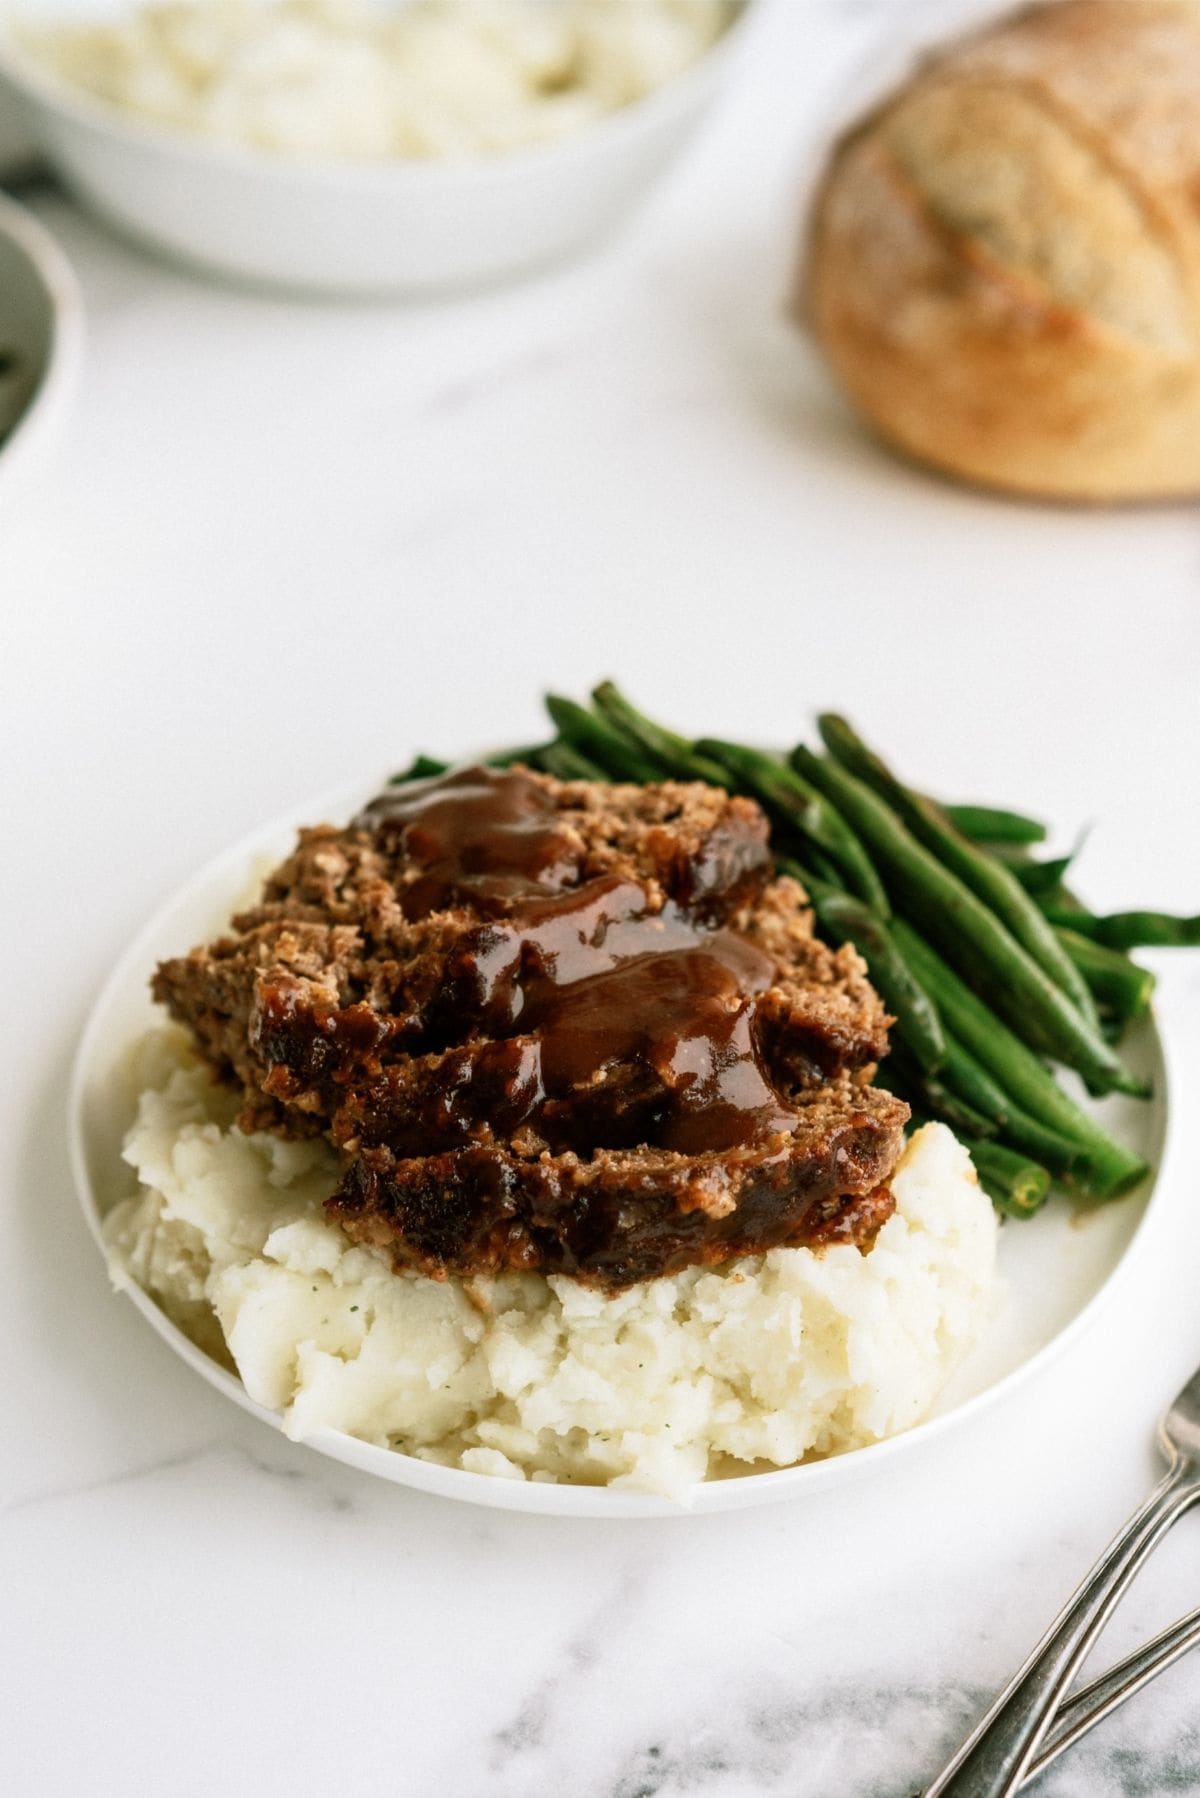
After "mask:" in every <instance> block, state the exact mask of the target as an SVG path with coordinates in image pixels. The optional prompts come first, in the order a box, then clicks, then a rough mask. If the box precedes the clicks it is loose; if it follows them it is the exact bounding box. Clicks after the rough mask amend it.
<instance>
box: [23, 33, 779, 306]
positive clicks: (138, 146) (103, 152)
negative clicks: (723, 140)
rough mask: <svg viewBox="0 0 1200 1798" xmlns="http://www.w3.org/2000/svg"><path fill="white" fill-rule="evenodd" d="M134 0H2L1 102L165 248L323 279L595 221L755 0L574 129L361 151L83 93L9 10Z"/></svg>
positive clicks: (424, 285)
mask: <svg viewBox="0 0 1200 1798" xmlns="http://www.w3.org/2000/svg"><path fill="white" fill-rule="evenodd" d="M133 4H134V0H96V4H95V6H94V7H93V6H90V5H88V4H87V0H82V4H81V3H80V0H74V4H72V3H71V0H6V3H4V4H3V14H2V16H0V110H3V109H4V107H5V106H6V105H8V106H10V107H14V106H15V107H17V108H19V109H20V110H21V111H22V113H23V115H24V119H25V123H26V127H27V129H28V132H29V134H30V137H31V139H32V141H33V142H34V144H36V146H37V147H38V148H39V149H40V150H41V151H42V152H43V153H44V154H45V155H46V156H47V157H48V158H49V159H50V161H51V162H52V163H53V164H54V166H55V167H56V168H57V170H58V171H59V173H60V174H61V176H62V178H63V179H64V181H66V182H67V184H68V185H69V186H70V187H71V188H72V189H73V190H74V191H75V192H76V193H77V194H78V196H79V197H80V198H81V199H82V200H84V201H85V202H86V203H87V204H88V205H90V206H92V207H93V208H94V209H95V210H96V211H97V212H98V213H100V214H102V215H103V217H105V218H106V219H108V220H109V221H110V222H111V223H113V224H114V225H116V226H117V227H118V228H119V229H120V230H122V231H124V232H127V233H128V234H129V235H131V236H133V237H137V238H140V239H142V240H144V241H145V242H147V243H150V244H153V245H154V246H155V247H157V248H158V249H160V250H165V251H167V252H168V254H170V255H172V256H176V257H179V258H182V259H184V260H185V261H188V262H192V263H199V264H202V265H203V266H205V267H207V268H210V269H215V270H217V271H218V272H220V273H222V274H226V275H233V276H236V277H239V278H241V279H243V280H250V281H255V282H266V283H270V284H272V285H276V286H283V287H288V288H294V289H306V290H309V291H317V292H327V293H339V294H361V295H372V294H401V293H419V292H432V291H436V290H438V289H445V288H452V287H459V286H464V285H468V284H474V283H482V282H486V281H491V280H495V279H498V278H500V277H503V276H508V275H514V274H516V273H518V272H519V271H521V270H524V269H529V268H533V267H535V266H537V265H538V264H541V263H549V262H552V261H555V260H556V259H558V258H560V257H564V256H566V255H568V254H569V253H570V252H571V251H574V250H576V249H579V248H580V247H582V246H583V245H584V244H585V243H587V242H588V241H589V240H590V239H591V238H593V237H596V236H597V235H599V234H600V233H601V232H602V231H604V230H605V229H606V228H607V227H608V226H609V225H610V224H612V223H613V221H614V220H615V219H616V218H617V217H618V216H619V215H620V214H621V213H622V212H623V211H624V210H625V209H626V208H627V207H628V206H629V205H630V204H631V203H632V202H633V201H634V200H635V199H636V198H637V197H638V196H639V195H640V194H641V193H642V192H643V191H644V190H645V189H646V187H647V186H648V185H649V184H650V182H651V181H652V179H653V178H654V176H655V175H656V174H658V172H659V171H660V170H661V169H662V168H664V167H665V165H666V164H667V162H668V161H669V159H670V158H671V157H672V155H673V154H674V153H675V152H676V151H678V150H679V149H680V147H681V146H682V145H683V143H684V142H685V140H686V139H687V137H688V136H689V135H690V133H691V132H692V130H693V129H694V128H695V126H696V125H697V124H698V122H699V120H700V118H701V116H702V114H703V113H704V111H705V110H706V108H707V107H708V105H709V103H710V102H711V100H712V98H713V96H714V94H715V92H716V90H717V87H718V85H719V83H720V81H721V80H722V78H723V76H724V73H725V71H726V70H727V68H728V67H729V64H730V60H731V56H732V54H733V52H734V49H735V46H736V43H737V40H738V39H739V38H740V36H741V34H742V31H743V29H744V25H745V19H746V15H747V14H748V13H750V12H752V11H753V10H754V0H737V14H736V16H735V17H734V19H733V20H732V22H731V24H730V26H729V29H728V30H727V31H726V32H725V34H724V35H723V36H722V37H721V38H720V39H719V40H718V42H717V43H716V44H715V45H714V46H713V47H712V48H711V49H710V50H708V51H707V52H706V53H705V54H704V55H703V56H701V57H700V58H699V59H698V61H697V62H695V63H694V64H693V65H692V66H691V68H689V69H687V70H685V71H684V73H683V74H681V75H678V76H676V77H675V79H674V80H672V81H669V82H667V83H666V84H665V85H664V86H663V87H661V88H659V89H657V90H656V91H655V92H654V93H652V94H649V95H647V96H646V97H645V98H644V99H642V100H638V101H635V102H634V103H633V104H632V105H630V106H627V107H624V108H623V109H622V110H620V111H619V112H614V113H612V114H610V115H608V116H607V117H605V118H603V119H601V120H599V121H598V122H597V123H595V124H593V125H589V126H587V127H585V128H583V129H581V130H580V131H579V132H578V133H576V134H571V135H568V136H565V137H563V138H561V139H558V140H555V141H553V142H550V143H547V144H544V145H538V146H536V147H534V148H530V149H523V150H514V151H511V152H508V153H505V154H499V155H495V156H489V157H478V158H473V159H470V160H466V159H463V160H459V161H453V162H452V161H449V160H447V161H444V162H432V161H431V162H425V161H422V162H405V161H401V160H396V161H394V162H388V163H366V162H349V161H335V160H332V159H326V158H322V159H317V158H307V157H299V156H291V155H284V154H277V153H274V152H270V151H264V150H256V149H252V148H242V147H239V146H228V145H222V144H214V143H210V142H208V141H207V140H205V139H203V138H200V137H192V136H189V135H187V134H185V133H183V132H177V131H172V130H169V129H166V128H164V127H160V126H157V125H154V124H150V123H146V122H144V121H142V120H139V119H137V118H134V117H132V116H129V115H126V114H125V113H122V112H120V111H118V110H117V109H116V108H114V107H110V106H107V105H105V104H103V103H102V102H100V101H97V100H93V99H91V98H89V96H88V95H86V94H84V93H82V92H78V91H76V90H75V89H73V88H71V87H70V86H68V85H67V84H66V83H65V82H64V81H62V80H60V79H59V78H58V77H57V76H56V75H55V74H54V72H53V71H52V70H50V69H48V68H44V67H43V66H42V65H41V64H40V63H39V62H38V61H37V60H36V59H35V58H33V57H32V56H30V55H29V54H28V53H27V52H26V51H24V50H23V49H22V47H21V46H20V44H19V43H18V42H17V40H16V38H15V35H14V33H13V30H12V25H13V23H14V22H15V21H16V20H17V19H18V18H19V19H20V20H21V21H22V22H24V23H29V22H31V21H32V22H35V23H38V24H42V23H51V22H53V21H55V20H56V19H59V18H64V19H65V18H67V17H69V18H71V19H72V20H75V21H78V19H79V17H80V15H81V14H83V15H84V16H90V15H91V14H92V13H93V11H95V12H97V13H101V14H104V15H111V14H113V13H114V12H119V11H122V10H132V8H133Z"/></svg>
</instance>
